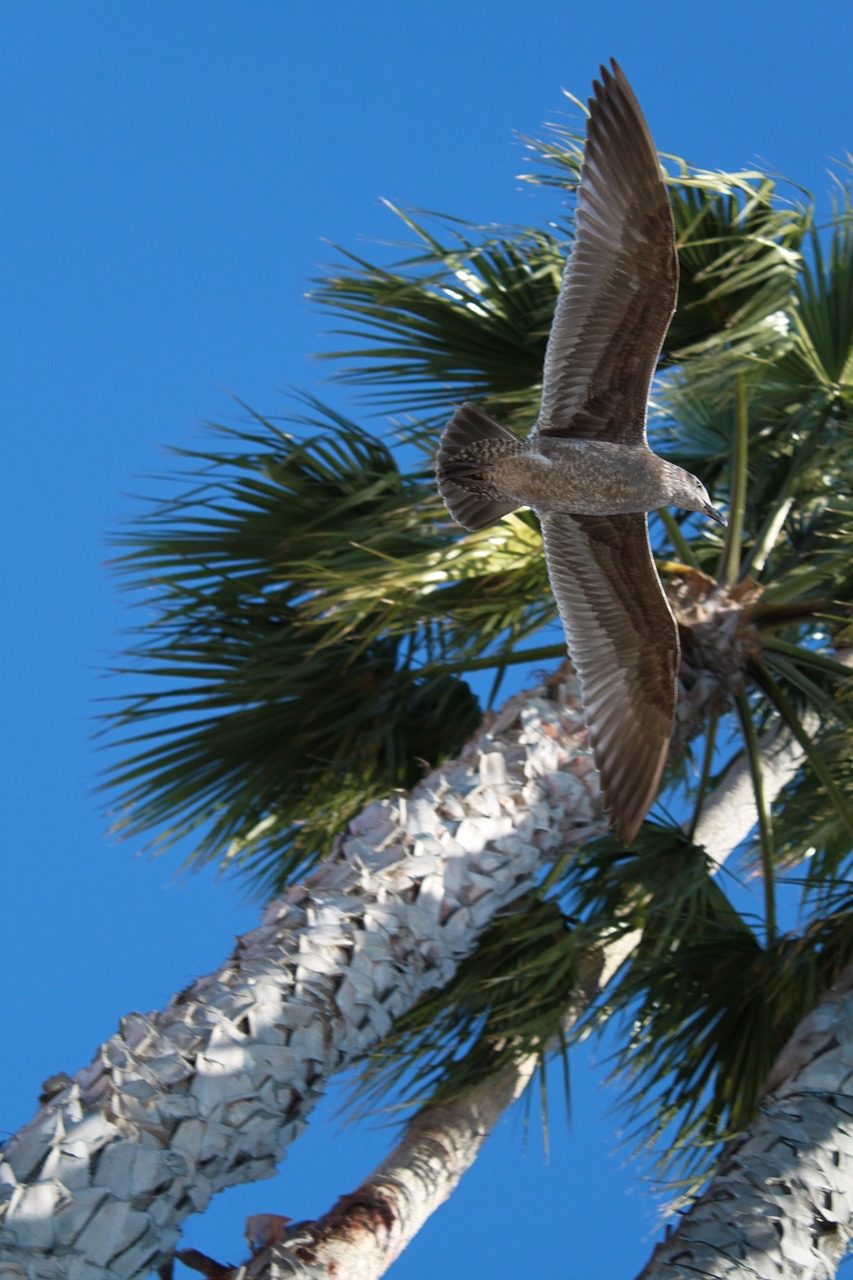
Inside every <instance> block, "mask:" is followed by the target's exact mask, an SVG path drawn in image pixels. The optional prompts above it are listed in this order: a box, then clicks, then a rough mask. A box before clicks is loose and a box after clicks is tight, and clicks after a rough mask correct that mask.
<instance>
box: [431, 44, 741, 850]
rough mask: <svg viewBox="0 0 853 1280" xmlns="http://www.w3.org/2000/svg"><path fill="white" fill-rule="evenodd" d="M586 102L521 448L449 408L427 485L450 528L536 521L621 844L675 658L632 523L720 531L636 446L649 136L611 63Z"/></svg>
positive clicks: (702, 500)
mask: <svg viewBox="0 0 853 1280" xmlns="http://www.w3.org/2000/svg"><path fill="white" fill-rule="evenodd" d="M593 90H594V93H593V97H592V99H591V100H590V117H589V122H588V124H587V138H586V149H585V152H584V162H583V167H582V170H581V181H580V187H579V190H578V203H577V218H576V236H575V243H574V246H573V248H572V252H571V255H570V257H569V260H568V263H567V264H566V270H565V273H564V276H563V283H562V286H561V289H560V295H559V298H558V300H557V307H556V311H555V314H554V320H553V324H552V326H551V333H550V336H549V338H548V348H547V352H546V356H545V370H544V375H543V386H542V404H541V408H540V412H539V418H538V421H537V423H536V425H535V427H534V429H533V431H532V432H531V434H530V436H529V438H528V440H526V441H521V440H519V439H518V437H517V436H515V435H513V433H512V432H510V431H507V430H506V428H504V427H502V426H501V425H500V424H499V423H497V422H495V421H494V420H493V419H491V418H490V417H488V415H487V414H485V413H483V411H482V410H481V409H478V408H477V407H476V406H475V405H471V404H466V405H463V406H462V407H461V408H460V409H458V410H457V411H456V413H455V414H454V415H453V418H452V419H451V420H450V422H449V423H448V425H447V427H446V428H445V431H444V434H443V435H442V439H441V443H440V446H439V450H438V457H437V462H436V473H437V478H438V486H439V490H440V492H441V495H442V497H443V498H444V500H445V502H446V504H447V506H448V509H449V510H450V512H451V514H452V515H453V516H454V518H455V519H456V520H457V521H458V522H459V523H460V524H462V525H463V526H464V527H465V528H467V529H480V528H484V527H485V526H486V525H488V524H491V523H493V522H494V521H495V520H499V519H500V518H501V517H502V516H504V515H507V514H508V513H509V512H510V511H513V510H514V509H515V508H516V507H518V506H530V507H533V509H534V510H535V511H536V512H537V514H538V516H539V519H540V523H541V526H542V537H543V540H544V543H545V555H546V561H547V565H548V576H549V578H550V580H551V586H552V589H553V592H554V598H555V600H556V602H557V607H558V609H559V613H560V617H561V619H562V622H563V626H564V628H565V632H566V639H567V641H568V648H569V655H570V657H571V659H572V663H573V664H574V667H575V670H576V671H577V674H578V678H579V681H580V685H581V693H582V699H583V705H584V713H585V717H586V723H587V728H588V730H589V736H590V741H591V743H592V748H593V753H594V757H595V763H596V766H597V768H598V770H599V773H600V775H601V790H602V802H603V804H604V807H605V808H606V809H608V810H609V811H610V813H611V815H612V820H613V823H614V825H615V828H616V832H617V835H619V837H620V838H621V839H622V840H624V841H625V842H626V843H630V842H631V841H632V840H633V839H634V837H635V836H636V834H637V831H638V830H639V827H640V824H641V823H642V821H643V818H644V817H645V815H646V813H647V812H648V809H649V807H650V805H651V804H652V802H653V800H654V798H655V795H656V794H657V789H658V785H659V783H660V777H661V773H662V771H663V767H664V764H665V761H666V755H667V750H668V747H669V739H670V735H671V732H672V725H673V720H674V717H675V703H676V687H677V686H676V674H677V671H678V661H679V645H678V630H677V627H676V624H675V619H674V618H673V615H672V610H671V609H670V607H669V604H668V602H667V599H666V596H665V595H664V592H663V588H662V586H661V583H660V579H659V577H658V574H657V569H656V567H655V563H654V559H653V557H652V552H651V546H650V544H649V534H648V522H647V518H646V512H648V511H653V510H655V509H656V508H658V507H661V506H665V505H674V506H681V507H686V508H687V509H688V510H694V511H702V512H704V513H705V514H706V515H710V516H711V517H712V518H714V519H717V520H720V521H722V517H721V516H720V515H719V513H718V512H716V511H715V510H714V508H713V507H712V506H711V503H710V499H709V497H708V494H707V493H706V492H705V489H704V486H703V485H702V483H701V481H699V480H697V479H696V477H695V476H691V475H690V473H689V472H686V471H683V470H682V469H681V468H680V467H676V466H673V465H672V464H671V463H669V462H667V461H666V460H665V459H663V458H659V457H658V456H657V455H656V454H654V453H652V451H651V450H650V449H649V447H648V444H647V441H646V410H647V405H648V397H649V388H650V384H651V380H652V376H653V374H654V370H655V366H656V364H657V359H658V356H659V354H660V349H661V346H662V344H663V340H664V337H665V335H666V331H667V329H668V327H669V323H670V321H671V319H672V314H673V311H674V309H675V301H676V295H677V292H678V257H677V253H676V247H675V232H674V228H673V222H672V213H671V210H670V206H669V201H668V199H667V195H666V188H665V186H664V183H663V179H662V176H661V170H660V165H659V163H658V158H657V152H656V151H655V147H654V143H653V141H652V137H651V134H650V133H649V129H648V126H647V125H646V122H645V120H644V118H643V114H642V112H641V111H640V107H639V105H638V103H637V100H636V98H635V97H634V94H633V92H632V91H631V88H630V86H629V84H628V82H627V80H626V79H625V76H624V74H623V72H622V71H621V69H620V68H619V67H618V66H617V64H616V63H615V62H612V64H611V69H610V70H608V69H607V68H605V67H602V69H601V83H598V82H597V81H596V82H595V83H594V85H593Z"/></svg>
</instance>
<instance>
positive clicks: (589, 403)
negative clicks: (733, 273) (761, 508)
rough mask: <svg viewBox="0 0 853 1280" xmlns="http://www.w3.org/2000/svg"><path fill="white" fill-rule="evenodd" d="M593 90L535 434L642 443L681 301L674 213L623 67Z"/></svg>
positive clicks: (614, 67)
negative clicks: (654, 385)
mask: <svg viewBox="0 0 853 1280" xmlns="http://www.w3.org/2000/svg"><path fill="white" fill-rule="evenodd" d="M601 77H602V83H601V84H599V83H598V81H595V82H594V84H593V90H594V96H593V97H592V98H591V99H590V116H589V121H588V123H587V131H586V138H587V140H586V148H585V151H584V161H583V167H582V169H581V181H580V187H579V190H578V203H577V216H576V234H575V242H574V246H573V248H572V252H571V255H570V257H569V261H568V262H567V264H566V270H565V273H564V275H563V283H562V286H561V288H560V295H559V298H558V300H557V309H556V312H555V314H554V322H553V324H552V326H551V334H550V337H549V338H548V349H547V353H546V356H545V372H544V375H543V387H542V407H541V409H540V414H539V421H538V424H537V426H536V428H535V430H536V431H537V432H539V433H541V434H543V435H556V436H560V435H568V436H571V437H572V438H574V439H595V440H611V441H615V442H620V443H625V444H639V443H640V442H641V441H643V440H644V438H645V429H646V406H647V403H648V396H649V387H650V384H651V380H652V375H653V374H654V370H655V365H656V363H657V358H658V356H659V354H660V349H661V346H662V345H663V340H664V337H665V336H666V331H667V329H668V328H669V324H670V321H671V319H672V315H673V311H674V310H675V302H676V297H677V293H678V256H677V253H676V248H675V231H674V227H673V221H672V211H671V209H670V205H669V200H668V198H667V194H666V188H665V186H664V184H663V180H662V177H661V168H660V163H659V161H658V157H657V152H656V150H655V145H654V143H653V141H652V137H651V134H650V133H649V128H648V125H647V124H646V122H645V119H644V118H643V113H642V111H641V110H640V107H639V104H638V102H637V99H636V98H635V97H634V94H633V92H632V90H631V87H630V85H629V84H628V81H627V80H626V79H625V76H624V74H623V72H622V70H621V68H620V67H619V66H618V65H617V63H616V62H613V63H612V71H609V70H607V68H606V67H602V68H601Z"/></svg>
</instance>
